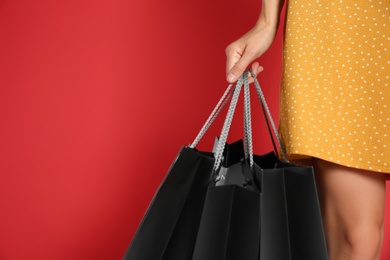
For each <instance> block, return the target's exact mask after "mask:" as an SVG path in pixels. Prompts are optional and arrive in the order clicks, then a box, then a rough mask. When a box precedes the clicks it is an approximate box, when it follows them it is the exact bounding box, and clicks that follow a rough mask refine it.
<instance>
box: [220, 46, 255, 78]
mask: <svg viewBox="0 0 390 260" xmlns="http://www.w3.org/2000/svg"><path fill="white" fill-rule="evenodd" d="M227 60H228V61H227V64H228V65H227V66H228V68H229V67H230V69H229V70H228V73H227V76H226V79H227V81H228V82H229V83H234V82H235V81H236V80H237V79H238V78H239V77H240V76H241V75H242V73H244V71H245V69H246V68H247V67H248V65H249V64H250V63H251V62H252V61H253V60H254V57H253V55H251V54H249V53H247V52H245V51H244V53H243V54H242V56H241V57H239V54H237V53H233V54H232V55H228V57H227ZM232 64H233V65H232Z"/></svg>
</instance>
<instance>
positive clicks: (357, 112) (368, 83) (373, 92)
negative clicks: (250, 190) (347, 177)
mask: <svg viewBox="0 0 390 260" xmlns="http://www.w3.org/2000/svg"><path fill="white" fill-rule="evenodd" d="M280 98H281V107H280V118H281V119H282V120H281V122H280V133H281V136H282V139H283V142H284V143H285V144H286V148H287V153H288V155H289V157H290V159H292V160H296V159H304V158H310V157H316V158H320V159H323V160H327V161H331V162H334V163H337V164H340V165H344V166H348V167H354V168H361V169H366V170H371V171H376V172H384V173H390V1H389V0H361V1H356V0H337V1H336V0H334V1H329V0H290V1H289V2H288V5H287V9H286V27H285V40H284V54H283V75H282V85H281V97H280Z"/></svg>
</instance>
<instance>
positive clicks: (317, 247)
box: [193, 74, 328, 260]
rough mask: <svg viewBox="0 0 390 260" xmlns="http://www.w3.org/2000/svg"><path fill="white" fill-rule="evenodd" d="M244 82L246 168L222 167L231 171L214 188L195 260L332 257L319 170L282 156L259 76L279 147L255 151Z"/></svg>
mask: <svg viewBox="0 0 390 260" xmlns="http://www.w3.org/2000/svg"><path fill="white" fill-rule="evenodd" d="M244 77H245V74H244ZM254 78H255V77H254ZM244 82H245V87H244V90H246V91H244V92H245V93H244V94H245V97H246V101H245V102H244V106H245V109H246V112H245V130H244V131H245V134H244V135H245V153H244V154H245V156H244V158H243V159H242V162H241V163H240V166H241V167H240V166H238V165H237V164H233V165H230V166H228V167H227V169H224V167H223V166H222V167H221V171H220V173H223V172H226V176H221V175H219V176H216V177H215V180H216V181H217V184H216V186H215V187H210V188H209V189H208V193H207V197H206V201H205V207H204V210H203V214H202V220H201V223H200V227H199V232H198V238H197V241H196V244H195V249H194V255H193V260H241V259H245V260H251V259H260V260H314V259H315V260H325V259H328V256H327V250H326V243H325V236H324V231H323V226H322V219H321V212H320V205H319V201H318V196H317V191H316V183H315V178H314V172H313V169H312V167H305V166H299V165H295V164H292V163H290V162H288V161H287V160H285V161H282V160H280V159H279V156H278V155H277V152H278V150H277V149H276V145H275V141H274V140H273V135H272V131H271V128H272V129H273V130H274V135H275V136H276V138H277V139H278V143H279V146H280V148H281V150H282V152H283V154H284V158H287V157H286V156H285V152H284V148H283V145H282V144H281V142H280V139H279V137H278V134H277V131H276V130H275V126H274V123H273V121H272V117H271V115H270V113H269V110H268V107H267V104H266V103H265V100H263V98H264V97H262V93H261V90H260V87H259V86H258V82H257V80H256V78H255V85H256V90H257V92H258V95H259V97H260V100H261V101H262V106H263V109H264V110H265V115H266V119H267V124H268V129H269V130H270V136H271V138H272V140H273V143H274V152H271V153H268V154H264V155H253V152H252V143H251V142H252V141H251V122H250V110H249V107H250V106H249V103H248V102H249V98H248V95H249V88H248V84H247V80H244ZM269 124H271V125H272V127H271V126H270V125H269ZM237 154H239V153H237ZM230 159H232V158H230ZM237 159H238V158H235V160H237ZM237 166H238V167H237ZM233 175H235V177H232V176H233ZM228 180H230V181H228ZM240 180H241V181H242V180H243V181H242V182H240ZM218 183H221V184H218ZM232 184H233V185H232ZM234 184H235V185H234ZM256 234H257V237H256ZM254 241H255V242H256V243H257V245H255V243H253V242H254Z"/></svg>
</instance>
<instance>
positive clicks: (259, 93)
mask: <svg viewBox="0 0 390 260" xmlns="http://www.w3.org/2000/svg"><path fill="white" fill-rule="evenodd" d="M249 72H250V73H251V75H252V78H253V81H254V85H255V89H256V93H257V96H258V98H259V100H260V104H261V107H262V110H263V114H264V117H265V121H266V123H267V128H268V133H269V134H270V137H271V141H272V145H273V147H274V152H275V154H276V156H277V157H279V158H280V156H279V153H278V149H277V146H276V143H275V139H274V136H275V137H276V140H277V142H278V145H279V148H280V151H281V153H282V156H283V158H280V159H283V160H284V161H285V162H289V160H288V157H287V152H286V148H285V146H284V145H283V143H282V141H281V138H280V135H279V133H278V130H277V128H276V126H275V123H274V120H273V118H272V115H271V112H270V109H269V107H268V105H267V101H266V100H265V96H264V93H263V91H262V90H261V86H260V83H259V81H258V80H257V78H256V74H255V73H254V72H253V70H252V69H250V70H249ZM245 74H246V73H245ZM248 84H249V83H248Z"/></svg>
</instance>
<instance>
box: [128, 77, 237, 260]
mask: <svg viewBox="0 0 390 260" xmlns="http://www.w3.org/2000/svg"><path fill="white" fill-rule="evenodd" d="M231 88H232V84H231V85H230V86H229V87H228V89H227V90H226V91H225V93H224V95H223V96H222V98H221V99H220V101H219V102H218V104H217V106H216V107H215V109H214V111H213V112H212V114H211V115H210V117H209V118H208V120H207V121H206V123H205V125H204V127H203V128H202V129H201V131H200V132H199V134H198V136H197V137H196V138H195V140H194V142H193V143H192V144H191V145H189V146H185V147H182V148H181V150H180V151H179V154H178V155H177V157H176V159H175V160H174V162H173V163H172V165H171V167H170V169H169V171H168V173H167V175H166V177H165V179H164V180H163V182H162V184H161V185H160V187H159V188H158V190H157V192H156V194H155V195H154V197H153V200H152V202H151V203H150V205H149V207H148V210H147V212H146V213H145V215H144V217H143V219H142V221H141V223H140V225H139V227H138V229H137V231H136V234H135V235H134V237H133V239H132V241H131V243H130V245H129V247H128V249H127V251H126V253H125V255H124V258H123V259H124V260H179V259H180V260H186V259H191V258H192V253H193V248H194V244H195V240H196V237H197V233H198V227H199V223H200V219H201V215H202V211H203V206H204V200H205V196H206V193H207V188H208V187H209V186H210V185H212V183H213V181H212V176H214V175H215V173H216V167H215V159H214V154H213V153H212V152H200V151H198V150H197V149H196V148H195V147H196V145H197V143H198V142H199V141H200V139H201V138H202V136H203V135H204V134H205V132H206V131H207V129H208V128H209V127H210V125H211V123H212V122H213V121H214V119H215V117H216V116H217V115H218V114H219V112H220V111H221V109H222V108H223V106H224V105H225V104H226V102H227V100H229V98H230V97H231V92H230V89H231ZM228 95H229V96H228ZM225 121H226V120H225ZM225 131H226V129H225ZM221 147H222V150H223V151H225V152H221V154H220V157H221V158H222V157H223V156H225V157H226V160H227V158H228V157H229V156H230V152H229V151H230V149H229V147H227V148H226V149H225V145H221ZM233 150H235V149H233ZM226 160H223V159H221V160H220V161H219V162H222V163H224V162H225V161H226Z"/></svg>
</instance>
